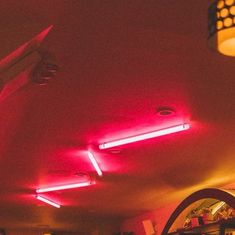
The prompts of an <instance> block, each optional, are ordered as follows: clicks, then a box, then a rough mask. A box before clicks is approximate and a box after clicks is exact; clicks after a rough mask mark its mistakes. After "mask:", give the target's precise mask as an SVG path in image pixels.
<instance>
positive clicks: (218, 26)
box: [217, 20, 223, 29]
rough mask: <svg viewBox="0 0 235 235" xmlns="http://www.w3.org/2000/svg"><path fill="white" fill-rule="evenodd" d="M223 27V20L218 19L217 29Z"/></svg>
mask: <svg viewBox="0 0 235 235" xmlns="http://www.w3.org/2000/svg"><path fill="white" fill-rule="evenodd" d="M222 27H223V22H222V21H220V20H219V21H217V29H222Z"/></svg>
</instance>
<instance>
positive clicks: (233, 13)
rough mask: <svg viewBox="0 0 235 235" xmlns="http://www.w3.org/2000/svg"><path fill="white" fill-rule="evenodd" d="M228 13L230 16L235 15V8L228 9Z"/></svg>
mask: <svg viewBox="0 0 235 235" xmlns="http://www.w3.org/2000/svg"><path fill="white" fill-rule="evenodd" d="M229 11H230V13H231V14H232V15H235V6H232V7H230V9H229Z"/></svg>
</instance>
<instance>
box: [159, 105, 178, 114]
mask: <svg viewBox="0 0 235 235" xmlns="http://www.w3.org/2000/svg"><path fill="white" fill-rule="evenodd" d="M174 113H175V111H174V109H172V108H170V107H166V106H162V107H159V108H157V114H158V115H160V116H169V115H172V114H174Z"/></svg>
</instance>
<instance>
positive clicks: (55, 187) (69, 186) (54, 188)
mask: <svg viewBox="0 0 235 235" xmlns="http://www.w3.org/2000/svg"><path fill="white" fill-rule="evenodd" d="M92 184H94V182H90V181H89V182H82V183H74V184H66V185H58V186H52V187H47V188H39V189H37V190H36V192H37V193H45V192H51V191H59V190H65V189H72V188H81V187H86V186H90V185H92Z"/></svg>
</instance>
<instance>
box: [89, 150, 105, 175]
mask: <svg viewBox="0 0 235 235" xmlns="http://www.w3.org/2000/svg"><path fill="white" fill-rule="evenodd" d="M87 154H88V157H89V159H90V161H91V163H92V165H93V167H94V168H95V170H96V172H97V174H98V175H99V176H102V175H103V173H102V171H101V169H100V167H99V165H98V163H97V161H96V159H95V157H94V155H93V154H92V153H91V152H90V151H88V152H87Z"/></svg>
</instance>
